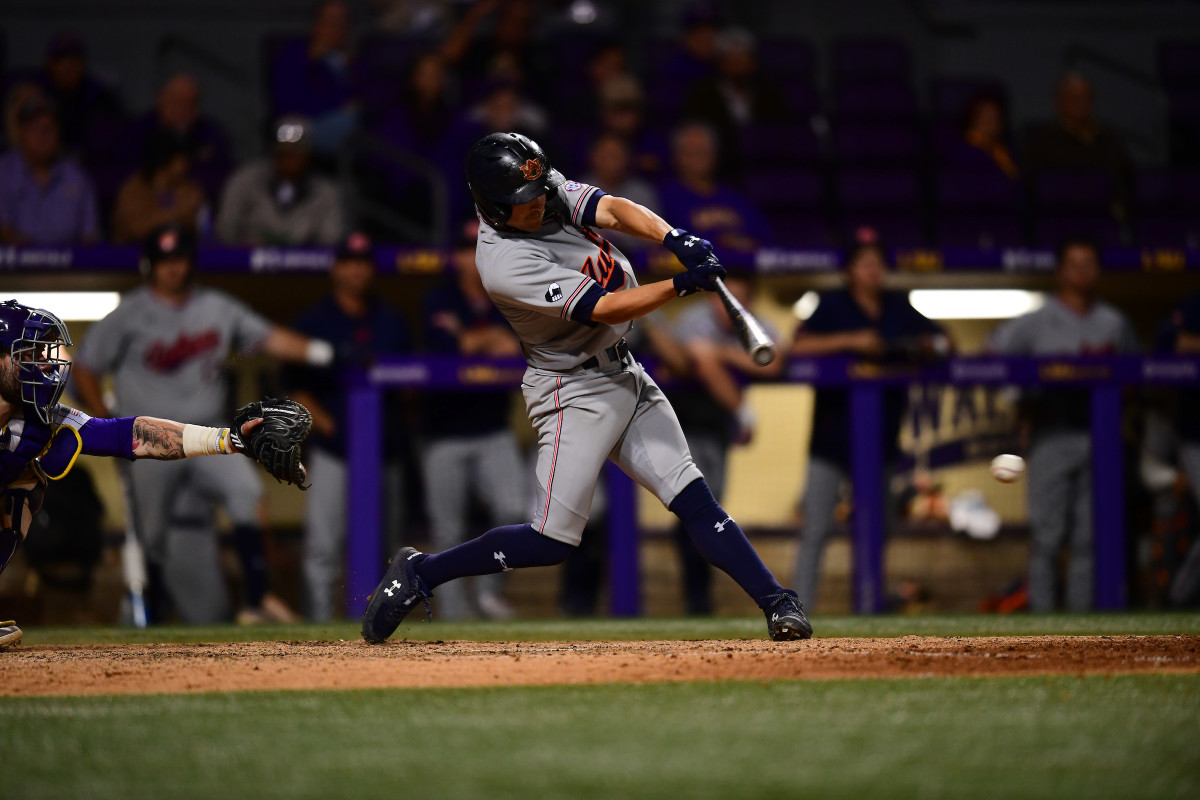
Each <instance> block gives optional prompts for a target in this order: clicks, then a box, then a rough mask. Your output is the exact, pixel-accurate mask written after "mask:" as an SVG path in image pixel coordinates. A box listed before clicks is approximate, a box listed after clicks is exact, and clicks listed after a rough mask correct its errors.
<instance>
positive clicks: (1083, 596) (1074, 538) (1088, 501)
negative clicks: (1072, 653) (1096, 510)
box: [1064, 433, 1096, 612]
mask: <svg viewBox="0 0 1200 800" xmlns="http://www.w3.org/2000/svg"><path fill="white" fill-rule="evenodd" d="M1064 447H1065V449H1066V455H1069V456H1070V459H1071V462H1072V467H1073V468H1072V470H1071V483H1072V486H1071V494H1072V498H1073V507H1072V509H1071V526H1070V528H1069V533H1068V541H1067V546H1068V548H1069V552H1068V555H1067V583H1066V592H1065V599H1066V606H1067V609H1068V610H1069V611H1079V612H1082V611H1091V609H1092V606H1093V605H1095V582H1096V578H1095V575H1096V557H1095V544H1094V541H1093V535H1092V531H1093V525H1092V445H1091V438H1090V437H1089V436H1088V435H1087V434H1086V433H1080V434H1072V435H1071V436H1070V438H1069V440H1068V441H1066V442H1064Z"/></svg>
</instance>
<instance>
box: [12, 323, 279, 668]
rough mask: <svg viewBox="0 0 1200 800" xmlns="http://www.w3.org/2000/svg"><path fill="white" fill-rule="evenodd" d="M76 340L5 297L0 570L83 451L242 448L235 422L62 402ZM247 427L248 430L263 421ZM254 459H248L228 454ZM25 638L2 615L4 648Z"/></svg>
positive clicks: (166, 452) (166, 455) (180, 453)
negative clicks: (113, 413) (92, 411)
mask: <svg viewBox="0 0 1200 800" xmlns="http://www.w3.org/2000/svg"><path fill="white" fill-rule="evenodd" d="M63 345H66V346H70V345H71V337H70V334H68V333H67V326H66V325H64V324H63V322H62V320H60V319H59V318H58V317H56V316H54V315H53V314H51V313H50V312H49V311H43V310H41V309H36V308H29V307H28V306H23V305H20V304H19V303H17V302H16V301H14V300H10V301H8V302H5V303H0V348H2V350H0V572H3V570H4V568H5V567H6V566H7V565H8V562H9V561H10V560H11V559H12V557H13V554H14V553H16V551H17V546H18V545H19V544H20V543H21V542H22V541H23V540H24V539H25V535H26V534H27V533H28V532H29V523H30V521H31V520H32V519H33V516H34V515H35V514H37V512H38V510H39V509H40V508H41V506H42V500H43V498H44V497H45V492H46V485H47V480H58V479H59V478H62V477H63V476H64V475H66V474H67V473H68V472H70V470H71V468H72V467H73V466H75V461H76V459H78V457H79V455H80V454H81V453H82V454H84V455H91V456H110V457H113V458H125V459H144V458H148V459H155V460H159V461H171V460H177V459H185V458H189V457H191V456H203V455H217V454H225V453H237V452H240V449H241V447H242V444H241V441H242V440H241V438H240V437H238V436H237V435H236V434H235V435H231V434H230V429H229V428H228V427H224V428H216V427H202V426H200V425H185V424H183V423H180V422H174V421H172V420H167V419H157V418H155V417H144V416H137V417H122V418H119V419H103V418H99V417H90V416H88V415H87V414H85V413H83V412H82V411H79V410H77V409H74V408H70V407H68V406H64V405H61V404H60V403H59V402H58V399H59V397H61V396H62V392H63V388H64V387H65V386H66V383H67V376H68V375H69V373H70V371H71V362H70V361H68V360H67V359H65V358H61V357H60V353H59V349H60V347H62V346H63ZM261 421H262V419H261V417H259V418H257V421H255V420H250V421H249V422H247V423H245V424H244V425H243V426H242V428H241V433H243V434H246V433H249V432H250V430H251V429H252V428H253V427H255V426H256V425H257V424H259V423H261ZM243 463H245V464H248V463H249V462H246V461H245V460H244V459H237V460H235V461H232V462H224V464H225V465H226V466H231V465H232V464H239V465H240V464H243ZM20 640H21V629H20V628H19V627H17V624H16V623H15V622H14V621H12V620H8V621H3V622H0V649H4V648H5V647H7V646H9V645H12V644H16V643H17V642H19V641H20Z"/></svg>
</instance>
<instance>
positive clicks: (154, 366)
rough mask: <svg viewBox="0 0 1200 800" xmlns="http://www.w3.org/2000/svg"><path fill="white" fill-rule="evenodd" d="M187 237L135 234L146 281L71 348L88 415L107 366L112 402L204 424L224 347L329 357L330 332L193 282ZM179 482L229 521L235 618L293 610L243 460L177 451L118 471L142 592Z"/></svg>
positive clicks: (154, 574)
mask: <svg viewBox="0 0 1200 800" xmlns="http://www.w3.org/2000/svg"><path fill="white" fill-rule="evenodd" d="M195 247H196V242H195V238H194V237H193V235H192V234H191V233H190V232H188V231H186V230H185V229H183V228H181V227H179V226H177V225H166V226H163V227H161V228H158V229H156V230H155V232H154V233H152V234H151V235H150V237H149V238H148V239H147V240H146V244H145V261H144V267H145V269H146V285H145V286H143V287H141V288H138V289H135V290H134V291H132V292H129V293H128V294H126V295H125V296H124V297H122V298H121V304H120V305H119V306H117V308H116V309H115V310H114V311H113V312H112V313H110V314H109V315H108V316H106V317H105V318H104V319H102V320H100V321H99V322H97V323H96V324H94V325H93V326H92V327H91V328H90V329H89V330H88V334H87V338H86V339H85V340H84V341H83V344H82V345H81V346H80V348H79V351H78V353H76V358H75V385H76V387H77V389H78V392H79V396H80V399H81V400H82V401H83V404H84V407H85V408H87V409H88V410H89V411H90V412H92V413H93V414H94V415H95V416H100V417H107V416H112V412H111V411H110V410H109V408H108V405H107V403H106V402H105V399H104V395H103V394H102V392H101V389H100V378H101V376H102V375H103V374H104V373H110V372H111V373H112V375H113V389H114V391H115V394H116V404H115V410H116V411H117V412H119V413H129V412H130V411H132V410H133V409H135V408H138V409H146V410H147V411H148V412H149V413H152V414H155V415H159V416H181V417H185V418H187V419H194V420H197V421H198V422H201V423H203V424H206V425H213V424H216V422H217V421H218V420H220V419H222V418H223V417H224V415H225V413H226V411H225V409H226V386H225V382H224V381H223V380H222V375H223V368H224V366H225V362H226V359H227V358H228V357H229V356H230V355H231V354H232V353H237V352H252V351H254V350H262V351H263V352H265V353H267V354H268V355H271V356H274V357H276V358H280V359H284V360H287V361H298V362H308V363H314V364H328V363H329V362H330V361H332V359H333V348H332V346H331V345H330V344H329V343H328V342H325V341H322V340H318V339H308V338H305V337H303V336H301V335H299V334H297V333H294V332H292V331H290V330H287V329H284V328H280V327H277V326H275V325H272V324H271V323H270V322H268V321H267V320H265V319H263V318H262V317H261V316H259V315H258V314H256V313H255V312H253V311H252V310H250V309H249V308H248V307H247V306H245V305H244V304H242V303H241V302H239V301H237V300H235V299H234V298H232V297H230V296H229V295H227V294H225V293H223V292H219V291H216V290H214V289H208V288H205V287H200V286H196V285H195V284H194V282H193V276H194V272H195ZM184 486H191V487H195V488H198V489H200V490H201V491H202V492H203V493H204V494H205V495H207V496H208V497H209V498H210V499H211V500H214V501H217V500H219V501H220V503H221V504H222V506H223V507H224V508H225V511H226V513H227V514H228V516H229V517H230V519H231V521H232V522H233V541H234V546H235V548H236V550H237V553H238V557H239V559H240V561H241V564H242V570H243V578H244V581H245V603H244V609H243V611H242V612H241V613H240V614H239V620H240V621H241V622H247V623H251V622H267V621H291V620H294V619H295V614H294V612H292V611H291V609H289V608H288V607H287V606H286V605H285V604H284V603H283V601H282V600H280V599H279V598H278V597H277V596H275V595H274V594H271V593H270V591H269V581H268V575H267V563H266V555H265V551H264V547H263V532H262V522H261V518H262V515H263V513H264V512H263V508H262V500H263V488H262V483H261V482H260V481H259V479H258V474H257V472H256V471H255V470H254V468H253V467H252V465H251V464H250V463H249V462H247V461H235V462H232V463H224V462H220V463H218V462H212V461H184V462H180V463H177V464H154V465H149V466H147V467H145V468H142V469H137V470H129V471H128V472H127V474H126V489H127V496H128V502H129V512H130V517H131V520H132V522H133V527H134V529H135V530H136V531H137V535H138V540H139V542H140V543H141V546H142V548H143V551H144V553H145V558H146V564H147V571H148V573H149V577H150V584H151V587H152V592H161V589H162V588H163V587H162V565H163V563H164V561H165V559H166V550H167V538H168V537H167V531H168V529H169V524H168V520H169V515H170V509H171V504H172V500H173V498H174V496H175V493H176V492H177V491H178V490H179V489H180V488H182V487H184ZM153 596H154V599H156V600H157V599H160V598H161V595H160V594H154V595H153ZM151 610H152V611H153V610H154V609H153V608H152V609H151ZM160 610H161V609H160ZM159 621H160V620H159Z"/></svg>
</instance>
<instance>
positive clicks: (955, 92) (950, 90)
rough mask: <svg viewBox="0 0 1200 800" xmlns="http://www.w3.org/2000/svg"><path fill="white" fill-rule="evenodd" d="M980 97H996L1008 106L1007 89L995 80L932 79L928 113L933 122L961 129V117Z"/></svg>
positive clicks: (956, 129) (982, 78)
mask: <svg viewBox="0 0 1200 800" xmlns="http://www.w3.org/2000/svg"><path fill="white" fill-rule="evenodd" d="M981 95H990V96H992V97H998V98H999V99H1000V101H1001V102H1002V103H1004V104H1005V105H1007V104H1008V89H1007V88H1005V86H1004V84H1003V83H1001V82H1000V81H998V80H997V79H995V78H985V77H977V78H949V77H939V78H934V79H932V80H931V81H930V82H929V112H930V115H931V116H932V117H933V119H934V121H935V122H941V123H947V124H949V125H952V126H953V127H954V129H955V131H958V130H959V129H960V128H961V127H962V123H963V116H964V115H965V114H966V113H967V106H968V105H969V104H970V102H971V101H972V100H974V99H975V98H976V97H979V96H981Z"/></svg>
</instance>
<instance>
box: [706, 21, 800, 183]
mask: <svg viewBox="0 0 1200 800" xmlns="http://www.w3.org/2000/svg"><path fill="white" fill-rule="evenodd" d="M716 48H717V74H716V75H714V76H713V77H711V78H706V79H704V80H702V81H700V82H699V83H697V84H696V85H694V86H693V87H692V88H691V91H689V93H688V98H687V102H686V103H685V104H684V109H683V113H684V116H685V117H687V118H690V119H697V120H704V121H706V122H708V123H710V124H711V125H712V126H713V128H714V129H716V131H717V134H718V135H719V136H720V140H721V157H720V170H719V171H720V174H721V175H722V176H724V177H726V178H730V177H732V176H734V175H735V174H736V171H737V167H738V162H739V141H740V135H739V134H740V132H741V130H742V129H743V128H745V127H746V126H748V125H752V124H754V123H760V122H787V121H788V119H789V118H790V115H789V114H788V103H787V100H785V99H784V97H783V94H782V93H781V92H780V91H779V88H778V87H777V86H775V84H774V83H772V82H771V81H770V80H769V79H768V78H766V77H765V76H764V75H763V74H762V73H761V72H760V71H759V68H758V57H757V54H756V44H755V41H754V36H753V35H752V34H751V33H750V32H749V31H747V30H744V29H742V28H730V29H728V30H725V31H722V32H721V34H720V35H719V36H718V37H717V41H716Z"/></svg>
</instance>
